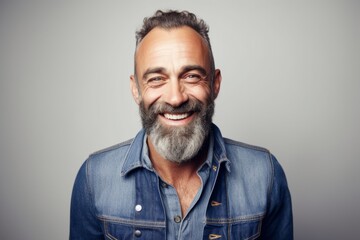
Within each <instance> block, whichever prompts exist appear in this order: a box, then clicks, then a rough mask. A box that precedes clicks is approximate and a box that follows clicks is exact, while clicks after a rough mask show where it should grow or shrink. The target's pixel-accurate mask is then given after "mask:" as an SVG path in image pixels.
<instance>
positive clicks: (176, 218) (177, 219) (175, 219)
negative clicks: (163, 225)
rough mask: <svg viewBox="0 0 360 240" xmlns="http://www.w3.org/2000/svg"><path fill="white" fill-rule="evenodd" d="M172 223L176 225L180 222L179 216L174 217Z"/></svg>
mask: <svg viewBox="0 0 360 240" xmlns="http://www.w3.org/2000/svg"><path fill="white" fill-rule="evenodd" d="M174 221H175V222H176V223H179V222H181V217H180V216H179V215H177V216H175V217H174Z"/></svg>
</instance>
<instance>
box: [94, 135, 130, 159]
mask: <svg viewBox="0 0 360 240" xmlns="http://www.w3.org/2000/svg"><path fill="white" fill-rule="evenodd" d="M133 141H134V138H131V139H128V140H126V141H124V142H121V143H117V144H114V145H112V146H110V147H106V148H103V149H100V150H97V151H95V152H93V153H91V154H90V156H89V157H96V156H101V155H106V154H111V153H112V152H118V151H123V150H127V149H128V148H129V147H130V145H131V143H132V142H133Z"/></svg>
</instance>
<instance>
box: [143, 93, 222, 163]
mask: <svg viewBox="0 0 360 240" xmlns="http://www.w3.org/2000/svg"><path fill="white" fill-rule="evenodd" d="M214 105H215V104H214V101H209V103H208V104H206V105H204V104H202V103H201V102H200V101H198V100H193V99H190V100H189V101H188V102H186V103H184V104H183V105H181V106H180V107H176V108H174V107H172V106H170V105H168V104H166V103H155V104H153V105H151V106H150V107H149V109H148V110H146V109H145V106H144V104H143V102H141V103H140V116H141V120H142V124H143V127H144V128H145V130H146V133H147V134H148V136H149V137H150V139H151V141H152V143H153V145H154V148H155V150H156V151H157V152H158V153H159V154H160V155H161V156H162V157H163V158H164V159H167V160H169V161H171V162H175V163H183V162H186V161H189V160H190V159H192V158H194V157H195V156H196V155H197V154H198V153H199V151H200V150H201V147H202V146H203V144H204V142H205V139H206V137H207V136H208V135H209V132H210V129H211V123H212V116H213V114H214ZM163 112H169V113H183V112H194V114H196V116H195V119H194V120H193V121H192V122H191V123H190V124H188V125H187V126H180V127H178V126H176V127H169V126H163V125H162V124H161V123H160V121H159V120H158V114H160V113H163Z"/></svg>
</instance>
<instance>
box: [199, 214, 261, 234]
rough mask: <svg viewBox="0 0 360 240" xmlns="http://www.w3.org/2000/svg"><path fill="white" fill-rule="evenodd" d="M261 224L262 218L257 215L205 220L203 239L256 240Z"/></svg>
mask: <svg viewBox="0 0 360 240" xmlns="http://www.w3.org/2000/svg"><path fill="white" fill-rule="evenodd" d="M261 224H262V216H258V215H256V216H246V217H240V218H233V219H207V221H206V226H205V229H204V238H203V239H204V240H205V239H209V240H213V239H236V240H254V239H258V238H259V237H260V234H261ZM229 235H230V236H229Z"/></svg>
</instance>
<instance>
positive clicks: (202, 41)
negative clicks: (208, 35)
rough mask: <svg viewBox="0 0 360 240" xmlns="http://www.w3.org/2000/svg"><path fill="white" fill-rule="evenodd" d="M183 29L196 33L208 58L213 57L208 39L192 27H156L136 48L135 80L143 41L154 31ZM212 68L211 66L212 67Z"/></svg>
mask: <svg viewBox="0 0 360 240" xmlns="http://www.w3.org/2000/svg"><path fill="white" fill-rule="evenodd" d="M182 28H187V29H189V30H191V31H192V32H193V33H195V35H196V36H198V38H199V40H201V44H202V46H203V47H204V48H205V49H206V53H207V55H208V58H209V57H210V55H211V48H210V46H209V44H208V42H207V41H206V39H204V37H203V36H202V35H201V34H200V33H199V32H198V31H196V30H195V29H194V28H192V27H191V26H188V25H181V26H172V27H163V26H156V27H154V28H153V29H151V30H150V31H149V32H148V33H147V34H146V35H145V36H144V37H143V38H142V39H141V41H139V42H138V43H137V45H136V47H135V52H134V76H135V78H137V73H136V57H137V53H138V49H139V47H141V45H142V43H143V41H144V40H145V39H146V38H147V37H148V36H149V35H150V34H151V33H152V32H153V31H154V30H164V31H168V32H171V31H175V30H179V29H182ZM210 65H211V62H210V61H209V66H210ZM210 67H211V66H210Z"/></svg>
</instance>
